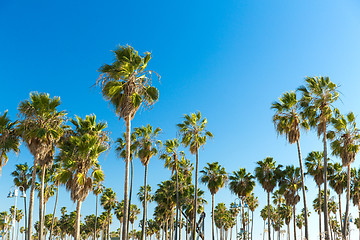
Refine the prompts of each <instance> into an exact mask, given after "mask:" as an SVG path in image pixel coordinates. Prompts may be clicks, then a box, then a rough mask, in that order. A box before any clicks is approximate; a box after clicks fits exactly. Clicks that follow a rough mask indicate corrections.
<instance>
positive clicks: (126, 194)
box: [122, 116, 131, 240]
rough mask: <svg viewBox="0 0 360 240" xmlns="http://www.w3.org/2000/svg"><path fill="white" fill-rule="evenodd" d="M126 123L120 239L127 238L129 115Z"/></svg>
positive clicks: (124, 239) (125, 239)
mask: <svg viewBox="0 0 360 240" xmlns="http://www.w3.org/2000/svg"><path fill="white" fill-rule="evenodd" d="M125 124H126V151H125V152H126V158H125V183H124V218H123V219H124V223H123V228H124V230H123V234H122V240H127V239H128V225H129V209H128V205H129V204H128V201H129V200H128V192H129V162H130V144H131V139H130V133H131V120H130V116H127V117H126V118H125Z"/></svg>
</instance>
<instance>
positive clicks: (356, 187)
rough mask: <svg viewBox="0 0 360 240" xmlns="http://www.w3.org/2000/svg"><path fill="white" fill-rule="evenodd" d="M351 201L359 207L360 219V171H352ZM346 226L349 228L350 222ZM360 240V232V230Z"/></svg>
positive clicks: (345, 223)
mask: <svg viewBox="0 0 360 240" xmlns="http://www.w3.org/2000/svg"><path fill="white" fill-rule="evenodd" d="M350 194H351V199H352V201H353V204H354V206H357V207H358V212H359V218H360V169H358V170H356V169H355V168H353V169H351V192H350ZM344 226H348V222H344ZM359 239H360V230H359Z"/></svg>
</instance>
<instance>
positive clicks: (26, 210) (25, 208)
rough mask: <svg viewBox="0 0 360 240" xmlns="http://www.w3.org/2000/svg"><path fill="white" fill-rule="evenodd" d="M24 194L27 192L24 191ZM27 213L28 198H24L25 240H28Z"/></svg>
mask: <svg viewBox="0 0 360 240" xmlns="http://www.w3.org/2000/svg"><path fill="white" fill-rule="evenodd" d="M24 193H25V194H26V192H25V191H24ZM26 212H27V210H26V197H24V214H25V215H24V216H25V219H24V220H25V240H27V237H28V236H27V227H28V226H27V215H26Z"/></svg>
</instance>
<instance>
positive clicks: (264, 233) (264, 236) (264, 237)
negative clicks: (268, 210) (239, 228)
mask: <svg viewBox="0 0 360 240" xmlns="http://www.w3.org/2000/svg"><path fill="white" fill-rule="evenodd" d="M236 239H237V236H236ZM263 240H265V220H264V229H263Z"/></svg>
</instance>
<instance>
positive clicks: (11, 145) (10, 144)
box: [0, 111, 20, 176]
mask: <svg viewBox="0 0 360 240" xmlns="http://www.w3.org/2000/svg"><path fill="white" fill-rule="evenodd" d="M7 113H8V112H7V111H5V113H4V114H3V115H1V114H0V176H1V169H2V168H3V167H4V166H5V164H6V163H7V161H8V159H9V157H8V156H7V154H8V153H9V152H11V151H13V152H15V153H18V152H19V146H20V141H19V136H18V134H16V131H15V127H16V124H17V122H16V121H15V122H12V121H11V120H10V119H9V118H8V117H7Z"/></svg>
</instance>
